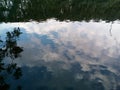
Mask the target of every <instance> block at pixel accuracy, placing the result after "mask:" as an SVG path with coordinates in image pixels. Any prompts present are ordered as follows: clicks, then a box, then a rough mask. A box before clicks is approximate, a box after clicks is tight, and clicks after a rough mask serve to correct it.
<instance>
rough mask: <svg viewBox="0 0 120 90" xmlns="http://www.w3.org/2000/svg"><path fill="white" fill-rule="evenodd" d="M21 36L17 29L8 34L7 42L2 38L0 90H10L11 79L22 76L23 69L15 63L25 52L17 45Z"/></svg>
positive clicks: (0, 46) (0, 43) (0, 48)
mask: <svg viewBox="0 0 120 90" xmlns="http://www.w3.org/2000/svg"><path fill="white" fill-rule="evenodd" d="M20 34H22V33H21V32H20V29H19V28H15V29H14V31H12V32H7V33H6V38H5V40H2V39H1V38H0V90H9V88H10V86H11V84H12V83H9V82H10V81H11V79H15V80H16V79H19V78H20V77H21V76H22V70H21V68H20V67H19V66H18V65H17V63H15V62H14V60H15V59H16V58H18V57H19V56H20V53H21V52H22V51H23V49H22V47H19V46H18V45H17V40H18V38H19V36H20ZM15 87H16V86H15ZM18 87H19V88H20V87H21V86H18ZM19 90H20V89H19Z"/></svg>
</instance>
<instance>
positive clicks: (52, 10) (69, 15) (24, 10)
mask: <svg viewBox="0 0 120 90" xmlns="http://www.w3.org/2000/svg"><path fill="white" fill-rule="evenodd" d="M48 18H56V19H59V20H72V21H76V20H77V21H81V20H86V21H89V20H91V19H93V20H95V21H99V20H105V21H114V20H117V19H120V0H1V1H0V21H1V22H2V21H6V22H7V21H11V22H12V21H28V20H31V19H33V20H37V21H40V20H46V19H48Z"/></svg>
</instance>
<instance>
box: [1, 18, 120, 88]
mask: <svg viewBox="0 0 120 90" xmlns="http://www.w3.org/2000/svg"><path fill="white" fill-rule="evenodd" d="M119 23H120V22H119V21H115V22H113V23H111V22H109V23H106V22H104V21H100V22H94V21H90V22H85V21H83V22H77V21H76V22H66V21H62V22H60V21H57V20H54V19H49V20H47V21H44V22H35V21H32V22H20V23H1V24H0V27H1V28H0V33H1V36H2V37H1V38H2V39H3V40H5V35H6V34H5V33H6V32H7V31H13V28H14V27H19V28H20V30H21V32H22V34H21V35H20V38H19V39H18V41H17V44H18V45H19V46H20V47H22V48H23V51H22V52H21V53H20V57H18V58H16V59H15V60H14V62H15V63H17V65H18V66H19V67H21V69H22V76H21V78H20V79H18V80H14V79H8V80H7V82H9V83H10V87H11V90H15V88H16V86H17V85H21V87H22V90H119V89H120V60H119V58H120V36H119V33H120V30H119V28H120V25H119ZM4 60H5V62H8V61H9V60H10V58H4ZM6 60H8V61H6Z"/></svg>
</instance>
